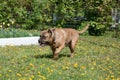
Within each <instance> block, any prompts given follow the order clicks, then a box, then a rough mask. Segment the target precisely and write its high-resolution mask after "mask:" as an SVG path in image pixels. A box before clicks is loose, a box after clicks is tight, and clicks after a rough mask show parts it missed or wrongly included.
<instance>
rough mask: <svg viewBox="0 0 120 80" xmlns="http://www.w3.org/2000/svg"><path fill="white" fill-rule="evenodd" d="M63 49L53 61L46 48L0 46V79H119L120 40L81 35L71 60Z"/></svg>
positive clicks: (35, 46) (50, 52) (65, 49)
mask: <svg viewBox="0 0 120 80" xmlns="http://www.w3.org/2000/svg"><path fill="white" fill-rule="evenodd" d="M69 54H70V51H69V49H68V48H67V47H66V48H64V49H63V50H62V52H61V53H60V54H59V55H60V58H59V59H58V60H52V59H51V56H52V51H51V50H50V48H49V47H42V48H41V47H39V46H38V45H31V46H18V47H15V46H5V47H0V80H120V39H119V38H111V37H109V36H99V37H95V36H80V40H79V42H78V44H77V46H76V50H75V56H74V58H69Z"/></svg>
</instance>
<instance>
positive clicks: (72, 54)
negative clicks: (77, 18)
mask: <svg viewBox="0 0 120 80" xmlns="http://www.w3.org/2000/svg"><path fill="white" fill-rule="evenodd" d="M77 41H78V38H77V37H76V38H74V39H73V40H72V41H71V42H70V44H69V48H70V51H71V55H70V57H71V58H73V57H74V50H75V46H76V43H77Z"/></svg>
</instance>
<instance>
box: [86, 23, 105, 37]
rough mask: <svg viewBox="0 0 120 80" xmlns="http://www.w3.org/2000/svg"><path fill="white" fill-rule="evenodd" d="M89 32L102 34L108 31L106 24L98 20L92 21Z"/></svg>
mask: <svg viewBox="0 0 120 80" xmlns="http://www.w3.org/2000/svg"><path fill="white" fill-rule="evenodd" d="M88 30H89V34H90V35H93V36H101V35H103V34H104V33H105V31H106V26H105V25H104V24H100V23H98V22H94V21H92V22H90V26H89V29H88Z"/></svg>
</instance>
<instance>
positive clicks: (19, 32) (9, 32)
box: [0, 28, 40, 38]
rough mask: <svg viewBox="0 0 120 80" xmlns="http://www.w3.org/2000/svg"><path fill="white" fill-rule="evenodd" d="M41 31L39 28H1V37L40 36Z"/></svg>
mask: <svg viewBox="0 0 120 80" xmlns="http://www.w3.org/2000/svg"><path fill="white" fill-rule="evenodd" d="M39 33H40V32H39V31H37V30H23V29H15V28H5V29H2V28H0V38H11V37H29V36H38V35H39Z"/></svg>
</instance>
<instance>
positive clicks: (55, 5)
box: [0, 0, 120, 35]
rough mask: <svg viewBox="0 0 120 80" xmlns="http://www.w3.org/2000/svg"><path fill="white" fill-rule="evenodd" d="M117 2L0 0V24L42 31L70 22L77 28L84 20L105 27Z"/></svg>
mask: <svg viewBox="0 0 120 80" xmlns="http://www.w3.org/2000/svg"><path fill="white" fill-rule="evenodd" d="M119 4H120V2H119V1H118V0H114V1H113V0H0V26H2V27H10V26H12V27H20V28H23V29H39V30H43V29H47V28H50V27H66V25H68V26H70V25H72V27H73V26H77V29H81V26H80V25H81V23H82V22H83V23H84V22H85V20H86V21H88V22H89V21H90V22H92V24H93V23H96V24H95V25H98V26H96V28H95V29H100V28H103V27H104V28H105V29H106V27H108V26H109V23H110V22H111V8H113V7H119ZM82 18H83V19H82ZM82 20H83V21H82ZM70 27H71V26H70ZM92 27H93V25H92ZM105 29H103V30H105ZM91 31H92V30H91ZM100 31H101V30H100ZM92 32H94V30H93V31H92ZM102 32H104V31H102ZM97 34H98V33H97ZM98 35H99V34H98Z"/></svg>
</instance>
